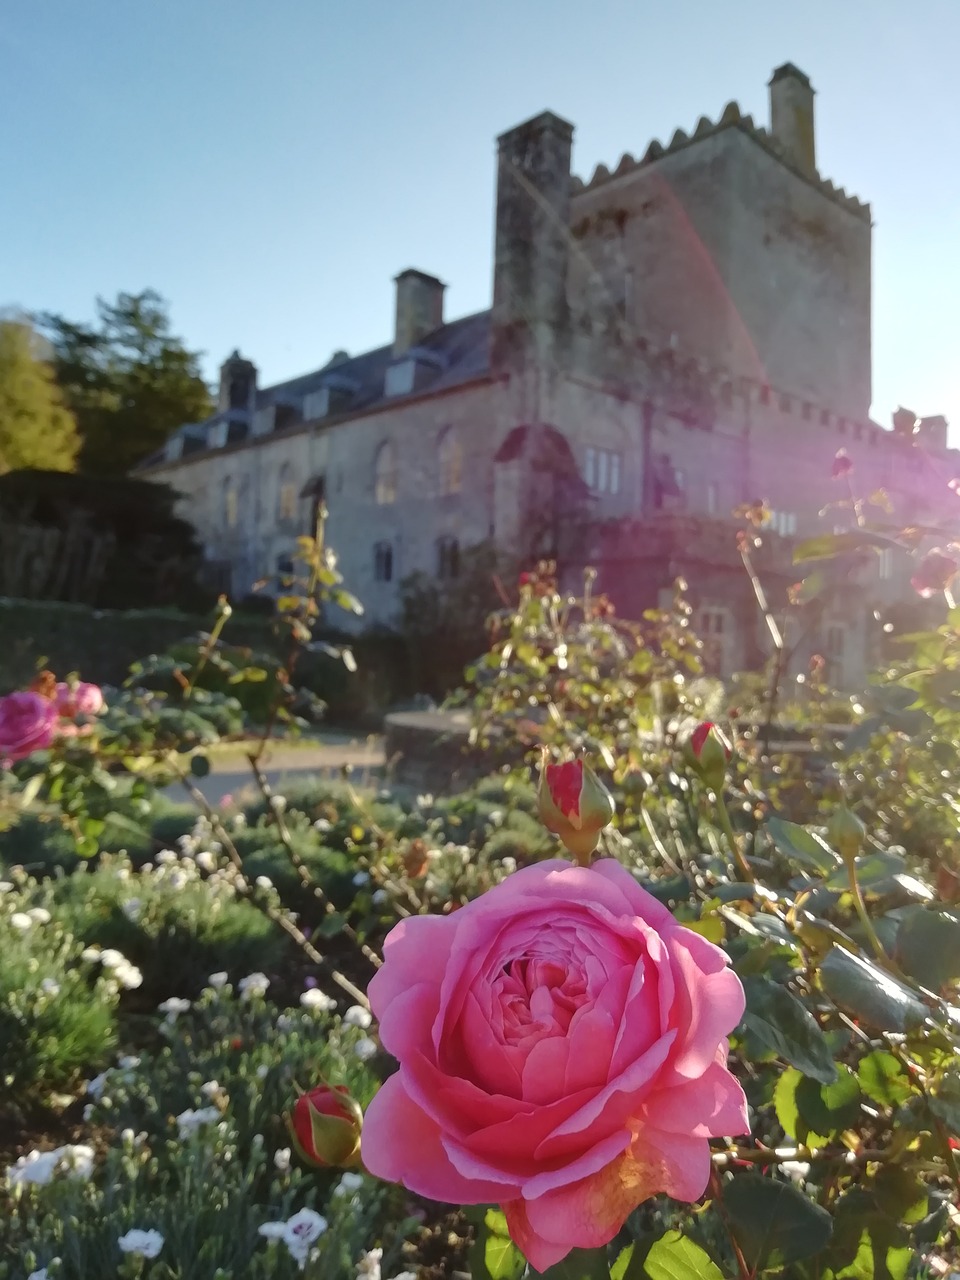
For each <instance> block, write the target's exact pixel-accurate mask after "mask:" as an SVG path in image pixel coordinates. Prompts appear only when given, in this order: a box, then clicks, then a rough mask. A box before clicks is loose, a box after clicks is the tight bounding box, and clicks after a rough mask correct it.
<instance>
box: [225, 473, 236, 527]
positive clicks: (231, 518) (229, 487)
mask: <svg viewBox="0 0 960 1280" xmlns="http://www.w3.org/2000/svg"><path fill="white" fill-rule="evenodd" d="M237 511H238V507H237V489H236V486H235V485H234V483H233V477H232V476H227V478H226V480H224V482H223V523H224V526H225V528H227V529H235V528H236V525H237Z"/></svg>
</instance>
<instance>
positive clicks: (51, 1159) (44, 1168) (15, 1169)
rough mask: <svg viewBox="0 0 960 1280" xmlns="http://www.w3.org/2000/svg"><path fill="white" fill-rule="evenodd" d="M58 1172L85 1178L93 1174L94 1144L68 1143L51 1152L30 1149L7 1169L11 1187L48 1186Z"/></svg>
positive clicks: (71, 1176) (8, 1181)
mask: <svg viewBox="0 0 960 1280" xmlns="http://www.w3.org/2000/svg"><path fill="white" fill-rule="evenodd" d="M55 1173H64V1174H66V1175H67V1177H70V1178H80V1179H83V1180H86V1179H87V1178H89V1177H90V1175H91V1173H93V1147H87V1146H83V1145H68V1146H65V1147H55V1148H54V1150H52V1151H30V1152H28V1153H27V1154H26V1155H25V1156H21V1157H20V1159H19V1160H18V1161H17V1163H16V1164H14V1165H11V1166H10V1167H9V1168H8V1169H7V1183H8V1185H9V1186H10V1187H22V1186H27V1185H28V1184H30V1183H32V1184H33V1185H35V1186H38V1187H45V1186H46V1185H47V1183H48V1182H50V1180H51V1179H52V1178H53V1175H54V1174H55Z"/></svg>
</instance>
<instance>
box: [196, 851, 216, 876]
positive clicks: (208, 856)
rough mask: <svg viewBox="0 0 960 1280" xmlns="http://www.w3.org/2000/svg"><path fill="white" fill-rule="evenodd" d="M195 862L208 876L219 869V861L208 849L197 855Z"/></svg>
mask: <svg viewBox="0 0 960 1280" xmlns="http://www.w3.org/2000/svg"><path fill="white" fill-rule="evenodd" d="M195 862H196V864H197V866H198V867H199V868H200V870H201V871H206V873H207V875H209V874H210V873H211V871H216V869H217V860H216V858H215V857H214V856H213V854H212V853H211V852H210V851H209V850H208V849H203V850H201V851H200V853H198V854H197V856H196V858H195Z"/></svg>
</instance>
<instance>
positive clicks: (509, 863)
mask: <svg viewBox="0 0 960 1280" xmlns="http://www.w3.org/2000/svg"><path fill="white" fill-rule="evenodd" d="M500 866H501V868H502V869H503V872H504V874H505V875H508V876H512V875H513V873H514V872H515V871H516V869H517V860H516V858H511V857H509V856H507V857H506V858H501V859H500Z"/></svg>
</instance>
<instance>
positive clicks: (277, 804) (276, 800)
mask: <svg viewBox="0 0 960 1280" xmlns="http://www.w3.org/2000/svg"><path fill="white" fill-rule="evenodd" d="M273 807H274V809H276V811H277V812H278V813H283V812H284V811H285V810H286V807H287V797H286V796H274V797H273Z"/></svg>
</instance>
